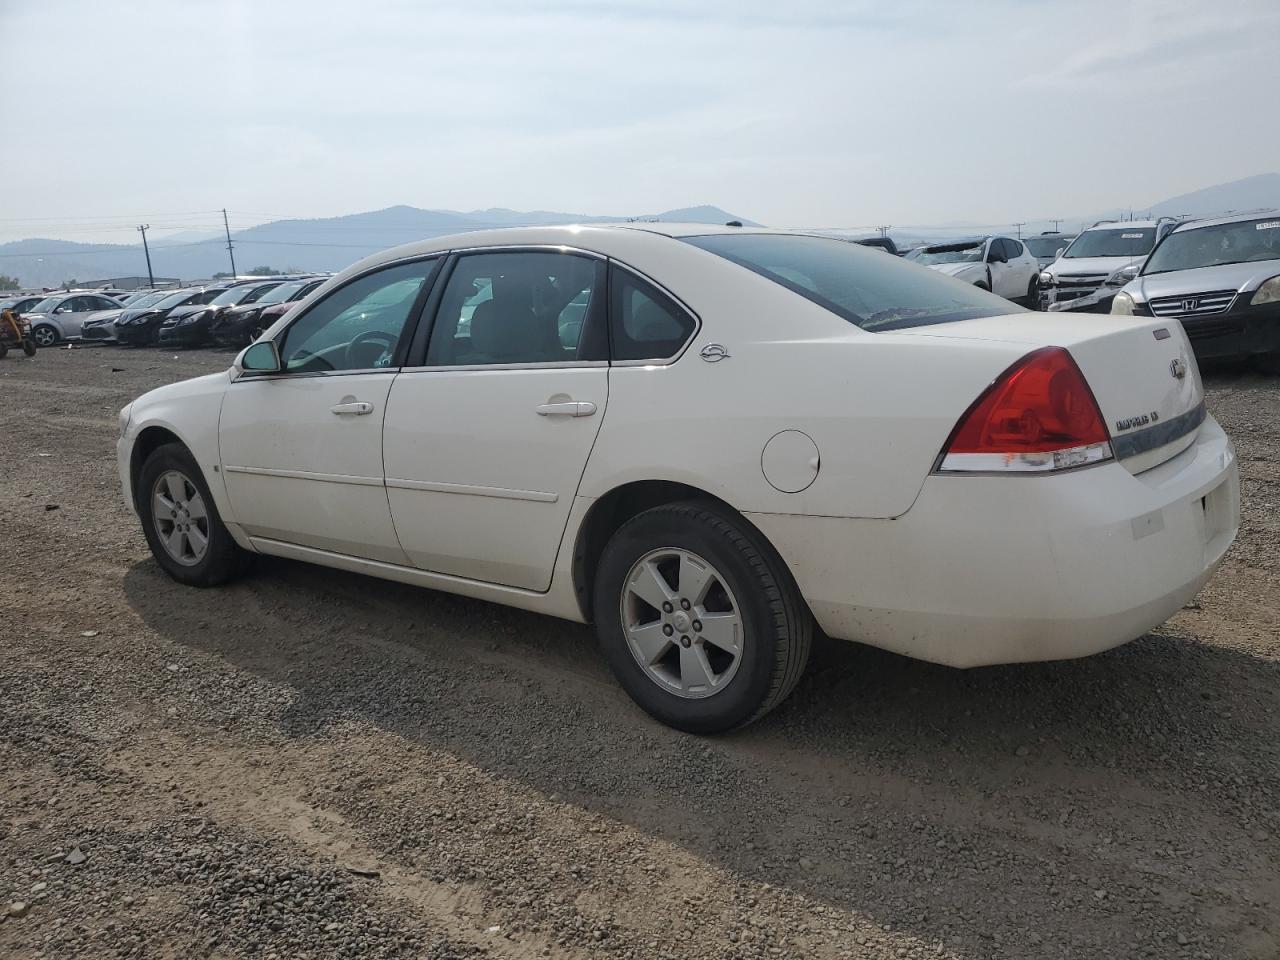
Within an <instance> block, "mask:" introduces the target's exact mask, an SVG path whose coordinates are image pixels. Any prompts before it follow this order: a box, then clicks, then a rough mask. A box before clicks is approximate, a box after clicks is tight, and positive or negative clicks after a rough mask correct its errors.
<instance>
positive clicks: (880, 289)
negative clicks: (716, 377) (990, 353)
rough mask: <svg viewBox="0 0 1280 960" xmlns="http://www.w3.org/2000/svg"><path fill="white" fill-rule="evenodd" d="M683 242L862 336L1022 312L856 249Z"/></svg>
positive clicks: (810, 241) (750, 241)
mask: <svg viewBox="0 0 1280 960" xmlns="http://www.w3.org/2000/svg"><path fill="white" fill-rule="evenodd" d="M685 242H687V243H690V244H693V245H694V246H695V247H701V248H702V249H703V250H709V251H710V252H711V253H714V254H717V255H718V256H721V257H724V258H725V259H726V260H731V261H732V262H734V263H736V264H738V265H739V266H742V267H745V268H746V269H748V270H750V271H752V272H753V273H758V274H760V275H761V276H762V277H767V278H768V279H770V280H772V281H774V282H775V283H777V284H779V285H781V286H784V287H786V288H787V289H788V290H791V291H792V292H793V293H797V294H799V295H800V296H802V297H804V298H805V299H807V300H811V301H813V302H814V303H816V304H818V305H819V306H821V307H825V308H826V309H828V310H830V311H831V312H832V313H834V314H835V315H836V316H838V317H841V318H843V319H845V320H847V321H848V322H849V323H852V324H855V325H856V326H859V327H861V328H862V329H863V330H871V331H876V330H897V329H901V328H904V327H918V326H924V325H926V324H932V323H950V322H951V321H954V320H971V319H973V318H975V317H996V316H1002V315H1004V314H1009V313H1023V312H1024V309H1023V308H1022V307H1018V306H1015V305H1013V304H1012V303H1010V302H1009V301H1007V300H1004V299H1002V298H1000V297H996V296H992V295H991V294H989V293H987V292H985V291H983V290H979V289H978V288H977V287H974V286H971V285H970V284H965V283H957V282H956V281H955V280H952V279H950V278H948V277H944V276H942V275H941V274H939V273H937V272H935V271H933V270H924V269H920V267H919V266H917V265H914V264H911V263H906V262H904V261H902V260H900V259H898V258H897V257H886V256H884V255H883V254H882V253H880V252H879V251H876V250H868V249H867V248H866V247H863V246H860V245H859V244H856V243H845V242H843V241H841V240H829V239H826V238H824V237H811V236H803V235H789V234H762V233H747V234H716V235H713V236H706V237H688V238H686V240H685Z"/></svg>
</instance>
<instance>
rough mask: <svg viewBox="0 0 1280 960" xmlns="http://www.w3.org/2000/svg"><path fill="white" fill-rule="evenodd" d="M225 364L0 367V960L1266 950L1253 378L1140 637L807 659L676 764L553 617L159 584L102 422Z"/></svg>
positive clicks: (1270, 481) (1229, 410)
mask: <svg viewBox="0 0 1280 960" xmlns="http://www.w3.org/2000/svg"><path fill="white" fill-rule="evenodd" d="M228 362H229V355H228V354H225V353H215V352H212V351H207V352H206V351H198V352H191V353H184V354H180V355H177V356H175V355H173V354H171V353H161V352H156V351H128V350H123V349H112V348H99V349H91V348H90V349H75V350H67V349H57V350H48V351H42V352H41V353H40V355H39V356H38V357H37V359H36V360H34V361H27V360H23V359H21V358H15V356H14V355H10V357H9V358H8V359H7V360H4V361H0V409H2V410H3V411H4V420H3V434H2V435H0V565H2V566H0V569H3V571H4V579H3V593H0V722H2V724H3V726H2V729H0V778H2V780H0V956H3V957H37V956H39V957H51V958H80V957H94V958H96V957H117V956H120V957H123V956H129V957H147V958H151V957H173V958H189V957H219V958H232V957H262V958H267V957H276V958H279V960H284V958H300V957H316V958H319V957H361V958H365V957H368V958H380V957H423V958H431V960H447V958H455V957H493V958H524V957H541V956H554V957H574V958H582V957H605V958H615V957H616V958H622V957H629V958H657V957H671V958H677V957H678V958H684V957H696V958H703V957H722V958H732V957H743V958H756V957H762V958H765V957H767V958H773V957H796V958H799V957H858V958H863V957H866V958H887V957H895V958H896V957H917V956H929V957H934V956H940V957H957V958H984V957H1027V958H1030V957H1070V958H1073V960H1079V958H1092V957H1097V958H1109V960H1110V958H1117V957H1130V956H1132V957H1205V958H1210V957H1212V958H1221V957H1252V958H1275V957H1277V956H1280V636H1278V633H1280V552H1278V551H1277V549H1276V544H1277V535H1278V534H1280V509H1278V508H1280V382H1277V381H1276V380H1265V379H1263V378H1261V377H1258V376H1256V375H1253V374H1248V373H1243V372H1239V371H1222V372H1218V373H1215V374H1211V375H1210V376H1209V377H1208V378H1207V379H1208V383H1209V392H1210V404H1211V407H1212V410H1213V412H1214V413H1215V414H1216V415H1217V416H1218V417H1219V418H1220V419H1221V420H1222V422H1223V423H1224V425H1225V426H1226V427H1227V429H1228V430H1229V431H1230V432H1231V433H1232V434H1233V436H1234V437H1235V440H1236V442H1237V444H1238V446H1239V451H1240V460H1241V467H1242V470H1243V474H1244V478H1245V479H1244V512H1245V518H1244V526H1243V528H1242V531H1241V539H1240V541H1239V543H1238V544H1237V546H1236V547H1235V548H1234V549H1233V551H1232V553H1231V555H1230V557H1229V559H1228V561H1227V563H1226V565H1225V567H1224V568H1223V570H1222V571H1221V573H1219V575H1218V577H1217V579H1216V580H1215V581H1214V582H1213V583H1212V584H1211V585H1210V587H1209V588H1208V589H1207V590H1206V591H1205V593H1204V595H1203V596H1201V597H1200V598H1199V601H1198V604H1193V605H1192V606H1191V607H1189V608H1188V609H1187V610H1185V611H1183V612H1182V613H1180V614H1179V615H1178V616H1176V617H1175V618H1174V619H1173V620H1172V621H1171V622H1170V623H1168V624H1166V625H1165V626H1164V627H1162V628H1161V629H1159V630H1158V631H1156V632H1155V633H1153V634H1152V635H1150V636H1148V637H1145V638H1143V639H1142V640H1140V641H1137V642H1135V643H1132V644H1130V645H1128V646H1126V647H1124V648H1121V649H1119V650H1116V651H1113V652H1112V653H1109V654H1106V655H1103V656H1098V657H1094V658H1092V659H1089V660H1084V661H1077V662H1070V663H1059V664H1048V665H1035V666H1021V667H1007V668H996V669H984V670H977V671H972V672H958V671H952V670H947V669H943V668H938V667H931V666H928V665H925V664H920V663H914V662H912V661H909V660H905V659H901V658H897V657H894V656H890V655H887V654H882V653H879V652H877V651H873V650H868V649H863V648H860V647H857V646H854V645H849V644H839V643H833V642H824V643H819V645H818V648H817V651H816V654H815V658H814V662H813V663H812V665H811V668H810V671H809V673H808V675H807V677H806V679H805V680H804V681H803V683H802V684H801V686H800V688H799V689H798V690H797V691H796V693H795V695H794V696H793V697H792V698H791V700H790V702H789V703H788V704H787V705H786V706H784V708H783V709H780V710H779V711H777V712H776V713H775V714H773V715H772V716H770V717H769V718H767V719H766V720H765V721H764V722H762V723H760V724H758V725H756V726H754V727H752V728H750V729H748V730H746V731H743V732H741V733H739V734H736V735H733V736H729V737H722V738H718V739H698V738H695V737H689V736H683V735H680V734H676V733H673V732H671V731H669V730H667V729H665V728H663V727H660V726H659V725H657V724H656V723H654V722H653V721H651V720H649V719H648V718H647V717H646V716H644V715H643V714H641V713H640V712H639V711H638V710H637V709H636V708H635V707H633V706H632V704H631V703H630V702H629V701H628V700H627V699H626V697H625V696H624V695H623V694H622V692H621V691H620V690H619V688H618V687H617V686H616V685H615V684H614V683H613V681H612V679H611V678H610V677H609V675H608V674H607V672H606V670H605V667H604V664H603V662H602V661H601V659H600V657H599V656H598V655H597V653H596V650H595V647H594V642H593V639H592V635H591V633H590V631H589V630H588V629H587V628H584V627H580V626H575V625H572V624H566V623H561V622H559V621H555V620H549V619H545V618H542V617H538V616H533V615H530V614H525V613H520V612H516V611H512V610H507V609H503V608H501V607H496V606H490V605H488V604H484V603H480V602H475V601H470V600H463V599H458V598H453V597H449V596H445V595H442V594H435V593H430V592H426V591H421V590H415V589H411V588H408V587H403V586H398V585H395V584H389V583H382V582H379V581H376V580H369V579H364V578H361V577H354V576H348V575H344V574H340V573H336V572H331V571H326V570H321V569H317V568H312V567H307V566H303V565H301V564H296V563H289V562H284V561H264V562H262V563H261V564H260V566H259V569H258V571H257V573H256V575H254V576H253V577H252V578H250V579H247V580H244V581H242V582H240V583H237V584H235V585H234V586H231V587H228V588H223V589H219V590H211V591H197V590H192V589H188V588H183V587H180V586H178V585H176V584H174V583H173V582H171V581H170V580H168V579H167V578H166V577H164V576H163V575H161V573H160V572H159V570H158V568H157V567H156V565H155V564H154V563H153V562H152V561H151V558H150V556H149V554H148V552H147V549H146V545H145V543H144V541H143V538H142V536H141V533H140V532H139V530H138V526H137V523H136V521H135V520H134V518H133V517H132V516H131V515H129V514H128V513H127V512H126V510H125V508H124V506H123V505H122V503H121V500H120V496H119V491H118V482H117V479H116V473H115V437H116V411H117V410H118V409H119V408H120V407H121V406H122V405H123V404H124V403H126V402H127V401H128V400H130V399H132V398H133V397H134V396H136V395H137V394H139V393H141V392H143V391H145V390H147V389H149V388H151V387H153V386H157V385H159V384H163V383H168V382H170V381H173V380H178V379H181V378H185V377H188V376H192V375H195V374H198V373H203V372H208V371H212V370H215V369H220V368H223V367H225V366H226V365H227V364H228ZM19 904H21V905H25V906H20V905H19ZM10 914H12V915H10ZM22 914H25V915H22Z"/></svg>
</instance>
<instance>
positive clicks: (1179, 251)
mask: <svg viewBox="0 0 1280 960" xmlns="http://www.w3.org/2000/svg"><path fill="white" fill-rule="evenodd" d="M1255 260H1280V217H1274V216H1273V217H1270V218H1268V219H1261V220H1241V221H1238V222H1236V223H1220V224H1217V225H1216V226H1212V227H1196V228H1195V229H1193V230H1177V231H1175V232H1174V233H1171V234H1169V235H1168V236H1167V237H1165V238H1164V242H1163V243H1161V244H1160V246H1158V247H1156V249H1155V251H1154V252H1153V253H1152V254H1151V256H1150V258H1148V260H1147V265H1146V267H1145V268H1144V269H1143V271H1142V273H1143V275H1144V276H1150V275H1151V274H1153V273H1169V272H1170V271H1172V270H1194V269H1195V268H1196V267H1220V266H1222V265H1223V264H1227V263H1251V262H1253V261H1255Z"/></svg>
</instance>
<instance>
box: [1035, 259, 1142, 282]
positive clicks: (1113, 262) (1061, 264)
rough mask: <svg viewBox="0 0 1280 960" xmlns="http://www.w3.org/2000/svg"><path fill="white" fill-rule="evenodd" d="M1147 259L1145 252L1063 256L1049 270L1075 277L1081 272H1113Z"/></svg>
mask: <svg viewBox="0 0 1280 960" xmlns="http://www.w3.org/2000/svg"><path fill="white" fill-rule="evenodd" d="M1145 259H1147V255H1146V254H1145V253H1144V254H1143V255H1142V256H1140V257H1071V258H1070V259H1068V258H1066V257H1062V258H1060V259H1058V260H1055V261H1053V263H1052V264H1051V265H1050V266H1049V268H1048V271H1049V272H1050V273H1052V274H1053V275H1054V276H1055V277H1073V276H1077V275H1080V274H1087V275H1092V274H1098V273H1105V274H1111V273H1113V272H1115V271H1116V270H1119V269H1120V268H1121V267H1127V266H1129V265H1130V264H1131V263H1142V261H1143V260H1145Z"/></svg>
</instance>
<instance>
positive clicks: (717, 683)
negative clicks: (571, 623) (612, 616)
mask: <svg viewBox="0 0 1280 960" xmlns="http://www.w3.org/2000/svg"><path fill="white" fill-rule="evenodd" d="M621 612H622V627H623V630H624V632H625V634H626V638H627V646H628V647H629V648H630V650H631V654H632V656H634V657H635V659H636V662H637V663H639V664H640V666H641V667H642V668H643V669H644V671H645V674H646V675H647V676H648V677H649V679H650V680H652V681H653V682H654V683H656V684H658V685H659V686H660V687H662V688H663V689H664V690H667V691H668V692H670V693H673V694H675V695H676V696H679V697H687V698H690V699H697V698H701V697H709V696H711V695H713V694H715V693H718V692H720V691H721V690H723V689H724V688H725V687H727V686H728V685H729V683H730V681H732V680H733V678H734V675H735V674H737V672H738V667H739V666H740V665H741V663H742V642H743V623H742V613H741V608H740V607H739V606H738V602H737V600H736V599H735V598H734V596H733V592H732V591H731V590H730V589H729V584H728V583H727V581H726V580H725V579H724V577H723V575H722V574H721V573H720V571H718V570H717V569H716V568H715V567H714V566H712V565H711V564H710V563H708V562H707V561H706V560H705V559H703V558H702V557H700V556H698V555H697V554H695V553H691V552H690V551H688V550H683V549H681V548H679V547H661V548H659V549H657V550H652V551H650V552H649V553H647V554H645V555H644V556H643V557H641V558H640V559H639V560H637V561H636V562H635V564H633V565H632V567H631V570H630V572H629V573H628V574H627V576H626V579H625V580H624V581H623V585H622V597H621Z"/></svg>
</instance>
